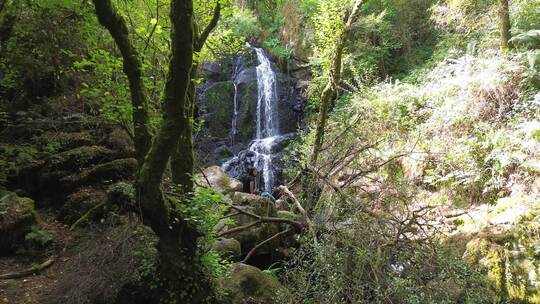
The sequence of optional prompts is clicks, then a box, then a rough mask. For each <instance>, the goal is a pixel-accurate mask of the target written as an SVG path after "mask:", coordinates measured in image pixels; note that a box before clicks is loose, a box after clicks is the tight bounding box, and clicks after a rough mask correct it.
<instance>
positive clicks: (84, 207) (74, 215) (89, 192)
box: [58, 187, 107, 225]
mask: <svg viewBox="0 0 540 304" xmlns="http://www.w3.org/2000/svg"><path fill="white" fill-rule="evenodd" d="M105 201H107V192H106V191H105V189H100V188H92V187H83V188H80V189H78V190H77V191H75V192H74V193H72V194H70V195H68V197H67V199H66V201H65V203H64V205H63V206H62V207H61V208H60V212H59V214H58V219H59V220H60V221H61V222H63V223H65V224H68V225H71V224H73V223H75V222H76V221H77V220H78V219H79V218H81V216H83V215H84V214H85V213H86V212H87V211H88V210H90V209H92V208H93V207H95V206H97V205H99V204H101V203H103V202H105ZM102 215H103V213H99V212H97V213H94V214H93V216H94V217H99V216H102Z"/></svg>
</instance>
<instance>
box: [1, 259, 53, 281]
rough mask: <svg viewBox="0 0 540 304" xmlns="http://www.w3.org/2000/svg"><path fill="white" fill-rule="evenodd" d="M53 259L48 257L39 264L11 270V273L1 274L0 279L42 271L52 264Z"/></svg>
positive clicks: (25, 275) (16, 277)
mask: <svg viewBox="0 0 540 304" xmlns="http://www.w3.org/2000/svg"><path fill="white" fill-rule="evenodd" d="M54 261H55V259H54V258H50V259H48V260H46V261H45V262H43V263H41V264H39V265H35V266H32V268H29V269H26V270H23V271H19V272H11V273H6V274H2V275H0V280H9V279H19V278H24V277H27V276H30V275H34V274H39V273H40V272H42V271H43V270H45V269H47V268H49V267H50V266H51V265H52V264H54Z"/></svg>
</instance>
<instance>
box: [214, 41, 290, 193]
mask: <svg viewBox="0 0 540 304" xmlns="http://www.w3.org/2000/svg"><path fill="white" fill-rule="evenodd" d="M253 49H254V50H255V53H256V54H257V61H258V65H257V67H256V71H257V108H256V121H255V126H256V133H255V134H256V135H255V139H253V140H252V141H251V143H250V144H249V146H248V148H247V150H244V151H242V152H240V153H239V155H237V156H235V157H233V158H232V159H230V160H229V161H227V162H225V163H224V164H223V165H222V168H223V169H224V170H225V171H226V172H228V173H233V172H234V173H235V174H232V175H233V176H239V175H241V174H244V172H238V170H239V168H240V170H241V169H242V168H244V164H242V163H243V162H245V163H246V164H247V165H251V166H255V167H256V168H257V171H259V172H260V173H261V174H260V176H259V181H260V182H259V183H258V187H259V188H262V189H263V190H264V191H271V190H272V187H274V186H275V183H276V173H275V170H276V168H275V167H274V164H273V159H274V158H275V156H274V154H273V153H274V152H275V151H274V149H275V147H276V146H277V145H278V144H279V143H281V142H282V141H283V140H285V139H287V138H290V136H291V134H286V135H282V134H280V130H279V117H278V102H279V96H278V92H277V77H276V72H275V71H274V70H273V69H272V64H271V62H270V60H269V59H268V57H267V56H266V54H265V52H264V50H263V49H261V48H255V47H254V48H253ZM235 73H236V71H235ZM233 85H234V100H233V115H232V116H233V118H232V126H231V138H232V141H234V138H235V135H236V134H237V132H238V128H237V119H238V118H237V115H238V113H237V110H238V97H237V93H238V92H237V84H236V81H235V79H233Z"/></svg>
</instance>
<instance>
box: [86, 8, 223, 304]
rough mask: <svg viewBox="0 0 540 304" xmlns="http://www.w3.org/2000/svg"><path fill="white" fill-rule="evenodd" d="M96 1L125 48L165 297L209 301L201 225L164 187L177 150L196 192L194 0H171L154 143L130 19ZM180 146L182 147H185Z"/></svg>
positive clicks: (148, 217) (187, 186)
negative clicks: (184, 214)
mask: <svg viewBox="0 0 540 304" xmlns="http://www.w3.org/2000/svg"><path fill="white" fill-rule="evenodd" d="M93 2H94V5H95V8H96V14H97V16H98V20H99V21H100V23H101V24H102V25H103V26H104V27H106V28H107V29H108V30H109V32H110V33H111V35H112V36H113V38H114V40H115V42H116V44H117V45H118V47H119V49H120V51H121V53H122V57H123V60H124V72H125V73H126V75H127V76H128V80H129V84H130V91H131V96H132V99H131V101H132V106H133V108H134V115H133V123H134V127H135V134H134V135H135V145H136V146H135V148H136V150H137V156H138V159H139V166H140V168H139V173H138V184H137V188H138V195H137V199H138V200H139V204H140V206H141V209H142V214H143V218H144V221H145V223H146V224H147V225H149V226H150V227H151V228H152V230H153V231H154V232H155V233H156V235H157V236H158V237H159V243H158V251H159V265H158V275H159V277H160V280H161V283H162V284H161V286H162V291H163V296H164V297H165V298H164V299H167V300H168V301H172V302H176V303H202V302H205V301H206V300H207V299H209V298H211V297H212V294H213V293H212V286H211V284H210V281H209V280H208V278H206V276H205V274H204V272H203V268H202V265H201V263H200V260H199V255H198V251H197V239H198V238H199V233H198V232H197V228H196V227H195V226H193V225H191V224H190V223H189V222H187V221H186V220H184V219H183V217H182V214H181V213H180V211H179V210H178V209H177V208H176V203H175V202H174V201H170V200H169V199H167V198H166V197H165V196H164V195H163V192H162V190H161V181H162V177H163V173H164V172H165V168H166V166H167V164H168V162H169V159H170V158H171V155H172V154H173V153H175V154H176V153H181V155H182V157H184V158H183V160H185V162H183V163H182V166H178V167H177V168H175V169H178V171H177V172H176V174H178V176H184V177H187V176H189V179H184V180H182V181H181V182H180V183H179V184H180V186H181V189H182V191H183V192H184V193H186V194H187V193H191V192H192V188H193V185H192V181H191V179H190V178H191V173H192V172H193V151H192V147H193V144H192V138H191V128H192V127H191V124H192V120H193V97H192V95H193V92H194V84H193V83H192V82H191V78H192V76H193V71H194V69H193V53H194V50H196V49H197V47H198V43H199V42H200V41H199V39H196V38H197V37H196V35H195V27H196V24H195V21H194V19H193V1H186V0H172V1H171V10H170V19H171V27H172V28H171V55H170V61H169V70H168V75H167V80H166V84H165V94H164V102H163V120H162V123H161V126H160V127H159V129H158V131H157V133H156V135H155V136H154V138H153V140H152V141H151V144H150V140H151V139H152V138H151V135H150V132H149V130H148V111H147V97H146V90H145V88H144V83H143V81H142V77H141V64H140V59H139V56H138V54H137V52H136V50H135V48H134V47H133V45H132V44H131V41H130V38H129V33H128V29H127V26H126V22H125V20H124V19H123V18H122V17H121V16H120V15H119V14H118V13H117V12H116V10H115V8H114V7H113V6H112V4H111V0H93ZM218 18H219V15H218ZM215 22H216V23H217V19H216V21H215ZM214 27H215V25H214V26H213V27H212V29H213V28H214ZM210 31H211V29H210V30H208V33H207V34H206V36H208V34H209V33H210ZM199 50H200V48H199ZM135 112H137V114H136V113H135ZM178 148H180V149H182V150H181V151H180V152H179V151H178V150H177V149H178ZM178 160H179V159H178Z"/></svg>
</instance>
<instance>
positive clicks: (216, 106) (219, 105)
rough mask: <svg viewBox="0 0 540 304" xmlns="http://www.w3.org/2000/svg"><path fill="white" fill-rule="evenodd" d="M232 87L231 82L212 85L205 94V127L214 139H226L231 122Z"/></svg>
mask: <svg viewBox="0 0 540 304" xmlns="http://www.w3.org/2000/svg"><path fill="white" fill-rule="evenodd" d="M233 98H234V87H233V84H232V82H230V81H223V82H217V83H214V84H213V85H212V86H211V87H209V88H208V90H207V92H206V105H205V106H206V109H205V112H206V113H207V114H208V117H209V118H207V119H206V125H207V127H208V129H209V130H210V134H211V135H212V136H214V137H221V138H223V137H227V136H228V135H229V129H230V127H231V120H232V102H233Z"/></svg>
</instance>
